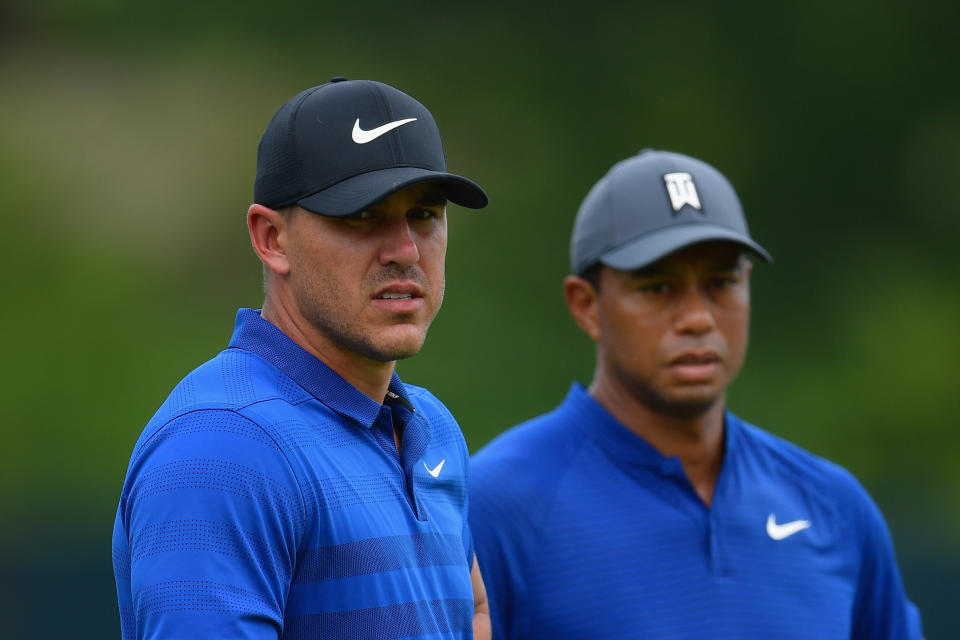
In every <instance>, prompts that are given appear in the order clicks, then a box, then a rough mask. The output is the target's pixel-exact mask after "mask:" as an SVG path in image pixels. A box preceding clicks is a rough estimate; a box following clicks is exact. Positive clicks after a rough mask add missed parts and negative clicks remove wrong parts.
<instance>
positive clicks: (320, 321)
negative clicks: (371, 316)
mask: <svg viewBox="0 0 960 640" xmlns="http://www.w3.org/2000/svg"><path fill="white" fill-rule="evenodd" d="M398 271H400V270H398V269H395V270H388V271H381V272H379V273H378V275H377V277H375V278H373V279H372V282H370V283H365V285H364V286H363V287H362V288H361V290H362V291H370V290H375V289H376V287H377V285H378V284H382V283H385V282H389V281H390V280H392V279H394V278H396V277H397V276H398ZM402 271H403V277H405V278H408V279H410V280H412V281H414V282H416V283H417V284H418V285H419V286H420V287H421V288H422V289H423V291H424V298H425V299H426V300H430V299H432V295H431V291H432V287H431V286H430V282H429V280H428V279H427V277H426V276H425V275H424V274H423V272H422V271H420V270H417V269H410V268H408V269H406V270H402ZM310 290H312V291H313V292H315V293H314V294H313V295H310V296H304V297H302V298H301V299H300V300H301V301H300V312H301V314H303V316H304V318H306V320H307V321H308V322H309V323H310V324H311V325H312V326H313V327H314V328H315V329H316V330H317V331H319V332H320V333H321V334H323V335H324V337H326V338H327V339H328V340H329V341H330V342H332V343H333V344H335V345H336V346H337V347H339V348H340V349H341V350H344V351H349V352H352V353H355V354H357V355H360V356H363V357H365V358H368V359H370V360H374V361H377V362H393V361H396V360H403V359H405V358H409V357H411V356H414V355H416V354H417V353H419V352H420V349H421V348H422V347H423V343H424V340H425V339H426V335H427V329H429V327H430V324H431V323H432V322H433V318H434V317H435V316H436V312H437V311H438V310H439V308H440V302H442V300H443V290H444V283H443V282H442V281H441V282H440V287H439V290H440V300H439V301H438V302H437V304H436V306H435V307H434V308H433V309H431V310H428V311H427V313H429V317H428V318H427V319H426V324H425V326H424V327H423V331H422V334H421V337H420V339H419V340H416V341H415V343H414V344H410V340H403V341H402V343H401V344H390V343H386V344H384V343H383V342H386V341H383V342H379V341H377V340H376V338H377V336H376V335H369V334H365V333H363V332H361V331H357V330H356V327H355V326H354V325H353V324H351V323H350V321H349V320H350V319H349V318H346V317H344V316H343V315H342V314H340V313H338V311H339V310H341V309H344V308H345V307H346V305H344V304H343V302H342V300H341V298H340V297H339V296H338V295H336V293H335V291H336V290H337V288H336V286H335V285H333V286H331V285H330V283H328V282H324V281H321V282H315V283H314V284H313V286H312V287H310ZM400 319H401V320H404V321H407V322H412V321H413V317H412V316H400Z"/></svg>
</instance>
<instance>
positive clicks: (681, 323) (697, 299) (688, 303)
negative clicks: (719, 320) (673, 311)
mask: <svg viewBox="0 0 960 640" xmlns="http://www.w3.org/2000/svg"><path fill="white" fill-rule="evenodd" d="M678 303H679V305H680V306H679V309H678V311H677V315H676V320H675V322H674V327H675V328H676V330H677V332H678V333H692V334H694V335H700V334H704V333H708V332H710V331H712V330H713V329H714V328H715V327H716V322H715V320H714V317H713V312H712V311H711V310H710V303H709V300H707V299H706V295H705V294H704V292H702V291H700V290H699V288H697V287H688V288H687V289H686V290H685V291H684V292H683V295H682V296H681V298H680V300H679V301H678Z"/></svg>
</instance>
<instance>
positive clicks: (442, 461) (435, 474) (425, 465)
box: [423, 458, 447, 478]
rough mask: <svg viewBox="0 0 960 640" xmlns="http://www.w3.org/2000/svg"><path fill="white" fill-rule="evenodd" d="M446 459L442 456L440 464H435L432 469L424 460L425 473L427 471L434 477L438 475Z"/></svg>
mask: <svg viewBox="0 0 960 640" xmlns="http://www.w3.org/2000/svg"><path fill="white" fill-rule="evenodd" d="M446 461H447V459H446V458H444V459H443V460H441V461H440V464H438V465H437V466H435V467H434V468H433V469H431V468H430V467H428V466H427V463H426V462H424V463H423V468H424V469H426V470H427V473H429V474H430V475H432V476H433V477H434V478H436V477H437V476H438V475H440V469H443V463H444V462H446Z"/></svg>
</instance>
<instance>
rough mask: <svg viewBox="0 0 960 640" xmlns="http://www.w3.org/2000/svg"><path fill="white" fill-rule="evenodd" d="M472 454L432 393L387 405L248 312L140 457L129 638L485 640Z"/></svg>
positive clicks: (129, 548) (401, 390) (124, 527)
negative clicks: (476, 568)
mask: <svg viewBox="0 0 960 640" xmlns="http://www.w3.org/2000/svg"><path fill="white" fill-rule="evenodd" d="M394 424H396V425H397V426H398V427H399V428H400V429H402V444H401V450H400V452H399V453H398V452H397V448H396V445H395V444H394V440H393V436H392V434H393V427H394ZM467 456H468V453H467V448H466V445H465V443H464V440H463V436H462V434H461V432H460V428H459V427H458V425H457V423H456V421H455V420H454V419H453V417H452V416H451V415H450V413H449V412H448V411H447V409H446V408H445V407H444V406H443V405H442V404H441V403H440V401H438V400H437V399H436V398H435V397H434V396H433V395H431V394H430V393H429V392H428V391H426V390H424V389H421V388H418V387H414V386H411V385H406V384H404V383H402V382H401V381H400V379H399V377H397V376H396V374H394V377H393V379H392V381H391V383H390V391H389V392H388V394H387V398H386V401H385V403H384V404H380V403H377V402H375V401H373V400H371V399H370V398H368V397H367V396H365V395H363V394H362V393H361V392H360V391H358V390H357V389H356V388H354V387H353V386H351V385H350V384H348V383H347V382H346V381H345V380H344V379H343V378H341V377H340V376H339V375H337V374H336V373H335V372H334V371H333V370H331V369H330V368H328V367H327V366H326V365H325V364H324V363H323V362H321V361H320V360H318V359H317V358H315V357H314V356H313V355H311V354H310V353H308V352H306V351H305V350H303V349H301V348H300V347H299V346H298V345H297V344H295V343H294V342H293V341H292V340H290V338H288V337H287V336H286V335H285V334H284V333H283V332H281V331H280V330H279V329H277V328H276V327H275V326H274V325H273V324H271V323H270V322H268V321H266V320H264V319H262V318H261V317H260V315H259V313H258V312H257V311H254V310H251V309H241V310H240V311H239V312H238V314H237V320H236V327H235V330H234V334H233V338H232V339H231V341H230V345H229V348H228V349H226V350H225V351H223V352H221V353H220V354H219V355H217V356H216V357H215V358H213V359H212V360H210V361H209V362H207V363H205V364H203V365H202V366H200V367H199V368H198V369H196V370H195V371H193V372H192V373H190V374H189V375H188V376H187V377H186V378H184V379H183V380H182V381H181V382H180V384H178V385H177V386H176V388H175V389H174V390H173V392H172V393H171V394H170V396H169V397H168V398H167V400H166V402H164V404H163V405H162V406H161V407H160V409H159V410H158V411H157V413H156V415H154V417H153V418H152V419H151V420H150V422H149V423H148V424H147V426H146V428H145V429H144V431H143V434H142V435H141V436H140V439H139V440H138V441H137V444H136V446H135V448H134V451H133V455H132V457H131V460H130V466H129V469H128V472H127V476H126V480H125V481H124V485H123V492H122V494H121V497H120V505H119V508H118V510H117V518H116V523H115V526H114V535H113V558H114V573H115V576H116V582H117V595H118V599H119V605H120V619H121V627H122V633H123V637H124V638H178V639H183V638H203V639H215V638H231V639H238V638H272V639H275V638H278V637H282V638H291V639H294V638H295V639H301V638H302V639H307V638H310V639H313V638H384V639H386V638H420V637H424V638H426V637H429V638H431V639H437V638H451V639H452V638H471V637H472V619H473V590H472V587H471V582H470V566H471V564H472V558H473V548H472V541H471V537H470V533H469V529H468V528H467V524H466V502H467V497H466V477H467Z"/></svg>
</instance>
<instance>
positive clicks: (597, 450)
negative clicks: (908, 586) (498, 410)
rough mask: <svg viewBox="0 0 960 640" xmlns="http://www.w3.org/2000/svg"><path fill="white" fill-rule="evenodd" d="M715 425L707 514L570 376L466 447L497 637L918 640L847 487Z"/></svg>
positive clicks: (847, 480) (887, 544)
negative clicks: (547, 407) (546, 403)
mask: <svg viewBox="0 0 960 640" xmlns="http://www.w3.org/2000/svg"><path fill="white" fill-rule="evenodd" d="M725 420H726V438H725V452H724V461H723V468H722V471H721V473H720V476H719V479H718V481H717V485H716V491H715V494H714V498H713V503H712V506H711V507H709V508H708V507H707V506H706V505H705V504H704V503H703V502H702V501H701V500H700V498H699V497H698V496H697V494H696V493H695V491H694V489H693V486H692V485H691V484H690V483H689V481H688V480H687V478H686V476H685V474H684V471H683V468H682V465H681V464H680V461H679V460H678V459H677V458H668V457H664V456H662V455H661V454H660V453H658V452H657V451H656V450H655V449H654V448H653V447H651V446H650V445H648V444H647V443H646V442H645V441H643V440H642V439H641V438H639V437H637V436H636V435H635V434H633V433H632V432H631V431H629V430H627V429H626V428H625V427H624V426H623V425H621V424H620V423H619V422H617V421H616V419H614V418H613V417H612V416H611V415H610V414H609V413H608V412H607V411H606V410H605V409H603V407H601V406H600V405H599V404H598V403H597V402H595V401H594V400H593V399H592V398H591V397H590V396H589V395H588V394H587V393H586V392H585V390H584V389H583V388H582V387H580V386H579V385H574V387H573V388H572V389H571V390H570V392H569V394H568V395H567V398H566V399H565V400H564V402H563V404H561V405H560V406H559V407H558V408H556V409H555V410H554V411H552V412H550V413H547V414H545V415H543V416H540V417H538V418H535V419H533V420H531V421H529V422H527V423H525V424H522V425H520V426H518V427H515V428H514V429H512V430H509V431H508V432H506V433H505V434H503V435H501V436H500V437H499V438H497V439H496V440H494V441H493V442H491V443H490V444H488V445H487V446H486V447H484V448H483V449H482V450H480V451H479V452H478V453H477V454H475V456H474V459H473V460H472V463H471V464H472V466H471V481H470V494H471V495H470V504H471V507H470V520H471V525H472V529H473V535H474V541H475V544H476V548H477V558H478V560H479V562H480V568H481V571H482V572H483V576H484V581H485V583H486V586H487V593H488V596H489V598H490V602H491V614H492V616H493V622H494V637H495V638H498V639H500V640H509V639H518V638H523V639H527V640H529V639H539V638H544V639H546V638H550V639H551V640H557V639H561V640H562V639H565V638H569V639H571V640H573V639H578V640H580V639H583V638H603V639H604V640H614V639H617V638H631V639H638V638H704V639H706V638H710V639H717V638H721V639H722V638H730V639H738V640H743V639H750V638H757V639H761V638H762V639H764V640H769V639H770V638H777V639H778V640H784V639H788V638H805V639H809V638H817V639H820V640H823V639H831V638H838V639H839V638H904V639H906V638H920V637H921V632H920V621H919V615H918V613H917V611H916V609H915V608H914V607H913V605H912V604H911V603H910V602H909V601H908V600H907V599H906V596H905V595H904V590H903V586H902V584H901V580H900V575H899V571H898V569H897V566H896V562H895V559H894V555H893V549H892V545H891V541H890V536H889V534H888V532H887V528H886V525H885V523H884V521H883V517H882V516H881V514H880V512H879V511H878V509H877V507H876V506H875V505H874V503H873V502H872V500H871V499H870V497H869V496H868V495H867V493H866V492H865V490H864V489H863V488H862V487H861V486H860V485H859V484H858V483H857V481H856V480H855V479H854V478H853V477H852V476H851V475H850V474H849V473H847V472H846V471H844V470H843V469H841V468H840V467H838V466H836V465H834V464H832V463H830V462H827V461H825V460H823V459H820V458H817V457H815V456H813V455H811V454H809V453H807V452H805V451H803V450H801V449H800V448H798V447H796V446H794V445H791V444H789V443H787V442H785V441H783V440H780V439H778V438H776V437H774V436H772V435H770V434H769V433H766V432H764V431H762V430H760V429H758V428H756V427H754V426H751V425H749V424H747V423H745V422H742V421H741V420H739V419H738V418H737V417H736V416H734V415H732V414H730V413H727V414H726V418H725ZM802 521H806V522H807V523H809V526H806V524H805V523H804V522H802ZM768 523H770V524H768Z"/></svg>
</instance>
